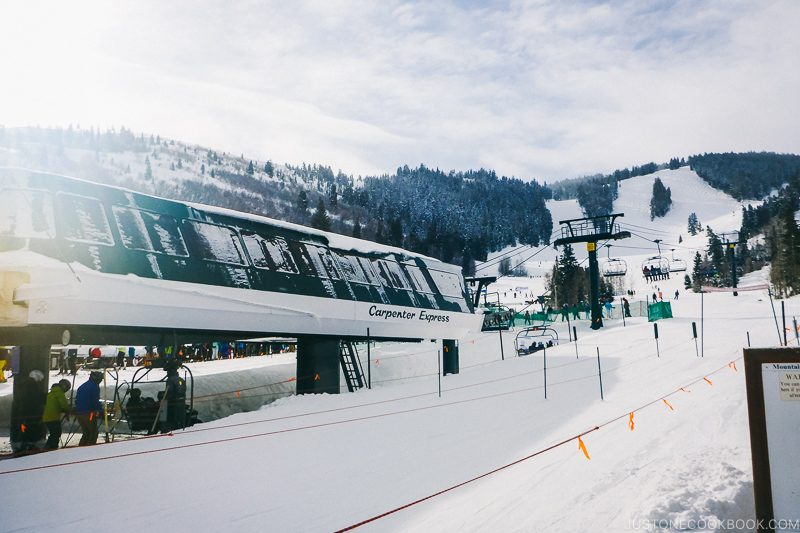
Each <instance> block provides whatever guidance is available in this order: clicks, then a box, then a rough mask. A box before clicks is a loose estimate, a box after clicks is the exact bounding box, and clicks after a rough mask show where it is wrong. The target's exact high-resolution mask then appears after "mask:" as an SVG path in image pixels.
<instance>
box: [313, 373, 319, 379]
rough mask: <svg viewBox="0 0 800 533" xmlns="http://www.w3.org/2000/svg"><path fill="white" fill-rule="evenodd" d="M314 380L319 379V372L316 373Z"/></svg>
mask: <svg viewBox="0 0 800 533" xmlns="http://www.w3.org/2000/svg"><path fill="white" fill-rule="evenodd" d="M314 381H319V374H318V373H317V374H314Z"/></svg>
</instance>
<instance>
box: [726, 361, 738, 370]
mask: <svg viewBox="0 0 800 533" xmlns="http://www.w3.org/2000/svg"><path fill="white" fill-rule="evenodd" d="M728 366H729V367H731V370H733V371H734V372H738V371H739V369H738V368H736V361H731V362H730V363H728Z"/></svg>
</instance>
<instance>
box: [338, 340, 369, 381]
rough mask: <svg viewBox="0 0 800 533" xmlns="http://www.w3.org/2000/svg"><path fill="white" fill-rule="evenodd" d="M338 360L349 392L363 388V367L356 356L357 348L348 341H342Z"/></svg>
mask: <svg viewBox="0 0 800 533" xmlns="http://www.w3.org/2000/svg"><path fill="white" fill-rule="evenodd" d="M339 352H340V354H341V355H340V356H339V361H340V362H341V364H342V373H343V374H344V380H345V382H346V383H347V390H348V391H350V392H353V391H356V390H358V389H363V388H364V386H365V384H366V383H365V380H364V369H363V368H362V366H361V359H359V357H358V350H356V347H355V346H354V345H353V343H352V342H350V341H342V347H341V350H340V351H339Z"/></svg>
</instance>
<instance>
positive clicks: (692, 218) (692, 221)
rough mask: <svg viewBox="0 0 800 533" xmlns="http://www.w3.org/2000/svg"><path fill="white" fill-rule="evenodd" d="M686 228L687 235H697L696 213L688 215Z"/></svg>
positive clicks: (698, 226) (698, 223)
mask: <svg viewBox="0 0 800 533" xmlns="http://www.w3.org/2000/svg"><path fill="white" fill-rule="evenodd" d="M688 229H689V235H697V232H698V231H699V230H700V222H699V221H698V220H697V213H691V214H690V215H689V222H688Z"/></svg>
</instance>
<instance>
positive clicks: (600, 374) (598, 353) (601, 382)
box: [595, 346, 605, 400]
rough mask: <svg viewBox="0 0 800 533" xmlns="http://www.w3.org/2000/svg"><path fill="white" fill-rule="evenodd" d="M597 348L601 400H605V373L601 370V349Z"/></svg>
mask: <svg viewBox="0 0 800 533" xmlns="http://www.w3.org/2000/svg"><path fill="white" fill-rule="evenodd" d="M595 348H597V376H598V377H599V378H600V399H601V400H604V399H605V398H603V372H602V371H601V370H600V347H599V346H596V347H595Z"/></svg>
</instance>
